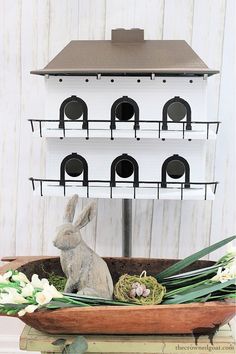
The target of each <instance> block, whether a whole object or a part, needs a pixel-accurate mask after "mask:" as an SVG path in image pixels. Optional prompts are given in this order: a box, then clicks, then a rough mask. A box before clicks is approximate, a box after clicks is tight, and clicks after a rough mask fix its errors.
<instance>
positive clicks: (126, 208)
mask: <svg viewBox="0 0 236 354" xmlns="http://www.w3.org/2000/svg"><path fill="white" fill-rule="evenodd" d="M131 254H132V200H131V199H123V200H122V255H123V257H131Z"/></svg>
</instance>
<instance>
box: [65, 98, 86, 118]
mask: <svg viewBox="0 0 236 354" xmlns="http://www.w3.org/2000/svg"><path fill="white" fill-rule="evenodd" d="M82 114H83V107H82V105H81V102H79V101H70V102H68V103H67V104H66V106H65V115H66V117H67V118H69V119H71V120H76V119H79V118H80V117H81V116H82Z"/></svg>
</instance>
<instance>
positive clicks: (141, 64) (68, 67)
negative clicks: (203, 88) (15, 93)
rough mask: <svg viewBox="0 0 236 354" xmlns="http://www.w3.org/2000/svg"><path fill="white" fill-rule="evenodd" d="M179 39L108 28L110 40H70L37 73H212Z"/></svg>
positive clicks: (141, 31)
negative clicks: (152, 37)
mask: <svg viewBox="0 0 236 354" xmlns="http://www.w3.org/2000/svg"><path fill="white" fill-rule="evenodd" d="M218 72H219V71H218V70H211V69H209V68H208V66H207V65H206V64H205V63H204V62H203V61H202V60H201V58H200V57H199V56H198V55H197V54H196V53H195V52H194V51H193V49H192V48H191V47H190V46H189V45H188V44H187V43H186V42H185V41H183V40H144V32H143V30H140V29H132V30H124V29H118V30H113V31H112V39H111V40H75V41H71V42H70V43H69V44H68V45H67V46H66V47H65V48H64V49H63V50H62V51H61V52H60V53H59V54H58V55H57V56H56V57H55V58H54V59H52V60H51V61H50V63H49V64H48V65H47V66H45V68H43V69H41V70H33V71H31V73H32V74H38V75H83V74H105V75H106V74H118V75H119V74H152V73H154V74H173V75H191V74H193V75H194V74H198V75H204V74H207V75H213V74H216V73H218Z"/></svg>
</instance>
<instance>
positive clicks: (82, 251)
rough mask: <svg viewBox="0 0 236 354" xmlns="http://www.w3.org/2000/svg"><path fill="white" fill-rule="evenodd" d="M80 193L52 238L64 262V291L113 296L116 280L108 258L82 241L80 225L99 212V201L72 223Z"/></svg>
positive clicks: (68, 208) (86, 208) (71, 202)
mask: <svg viewBox="0 0 236 354" xmlns="http://www.w3.org/2000/svg"><path fill="white" fill-rule="evenodd" d="M77 202H78V195H74V196H73V197H72V198H71V199H70V200H69V202H68V204H67V207H66V211H65V216H64V224H63V225H61V226H60V227H59V228H58V232H57V236H56V238H55V240H54V241H53V244H54V246H55V247H57V248H59V249H60V250H61V256H60V260H61V266H62V269H63V272H64V273H65V275H66V277H67V283H66V286H65V292H68V293H72V292H77V293H78V294H82V295H89V296H98V297H103V298H107V299H112V296H113V282H112V278H111V275H110V272H109V269H108V267H107V264H106V262H105V261H104V260H103V259H102V258H101V257H99V256H98V255H97V254H96V253H95V252H94V251H93V250H92V249H91V248H89V247H88V246H87V244H86V243H85V242H84V241H83V239H82V237H81V233H80V229H81V228H82V227H84V226H85V225H87V224H88V222H89V221H90V220H92V218H93V217H94V216H95V214H96V204H95V203H94V202H91V203H90V204H89V205H87V206H86V207H85V208H84V209H83V210H82V212H81V213H80V214H79V216H78V217H77V220H76V221H75V222H74V223H73V219H74V214H75V208H76V205H77Z"/></svg>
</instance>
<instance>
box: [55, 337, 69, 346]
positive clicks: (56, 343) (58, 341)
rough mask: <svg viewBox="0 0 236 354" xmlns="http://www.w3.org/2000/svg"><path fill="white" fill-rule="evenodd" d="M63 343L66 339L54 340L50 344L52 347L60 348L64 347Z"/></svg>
mask: <svg viewBox="0 0 236 354" xmlns="http://www.w3.org/2000/svg"><path fill="white" fill-rule="evenodd" d="M65 343H66V339H64V338H58V339H57V340H55V341H54V342H52V345H56V346H62V345H65Z"/></svg>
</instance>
